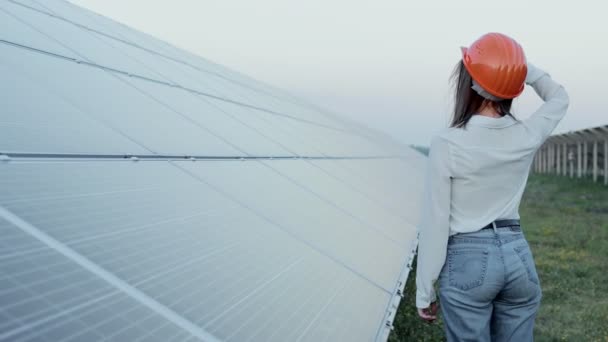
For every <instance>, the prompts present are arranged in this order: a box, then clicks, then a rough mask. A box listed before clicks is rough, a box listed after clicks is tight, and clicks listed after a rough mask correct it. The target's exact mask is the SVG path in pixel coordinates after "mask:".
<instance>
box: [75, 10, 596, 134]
mask: <svg viewBox="0 0 608 342" xmlns="http://www.w3.org/2000/svg"><path fill="white" fill-rule="evenodd" d="M71 2H72V3H75V4H77V5H80V6H83V7H86V8H88V9H91V10H93V11H95V12H97V13H99V14H102V15H105V16H107V17H109V18H112V19H114V20H117V21H119V22H122V23H124V24H126V25H128V26H131V27H133V28H135V29H138V30H140V31H144V32H146V33H148V34H151V35H153V36H155V37H157V38H160V39H162V40H164V41H167V42H169V43H171V44H173V45H175V46H177V47H180V48H183V49H186V50H188V51H191V52H193V53H195V54H197V55H200V56H203V57H205V58H206V59H209V60H212V61H214V62H217V63H219V64H222V65H225V66H227V67H229V68H231V69H234V70H237V71H240V72H242V73H245V74H247V75H249V76H252V77H254V78H256V79H258V80H260V81H263V82H265V83H268V84H271V85H273V86H276V87H279V88H282V89H285V90H287V91H289V92H291V93H293V94H295V95H298V96H300V97H302V98H305V99H307V100H308V101H310V102H313V103H315V104H318V105H320V106H322V107H324V108H327V109H329V110H331V111H333V112H335V113H338V114H340V115H342V116H347V117H349V118H352V119H355V120H357V121H359V122H362V123H364V124H365V125H367V126H370V127H373V128H376V129H379V130H382V131H384V132H386V133H388V134H390V135H391V136H393V137H394V138H396V139H398V140H399V141H401V142H403V143H406V144H417V145H428V143H429V141H430V139H431V137H432V135H433V134H434V133H436V132H437V131H438V130H440V129H442V128H444V127H447V125H448V123H449V119H450V114H451V113H450V110H451V96H452V93H451V92H452V89H451V88H450V85H449V76H450V74H451V72H452V70H453V68H454V66H455V65H456V63H457V62H458V61H459V59H460V48H459V47H460V46H468V45H470V44H471V43H472V42H473V41H475V40H476V39H477V38H479V37H480V36H481V35H483V34H484V33H487V32H502V33H505V34H507V35H509V36H511V37H513V38H515V39H516V40H517V41H518V42H519V43H520V44H521V45H522V46H523V48H524V50H525V53H526V56H527V59H528V61H529V62H531V63H534V64H535V65H536V66H538V67H540V68H542V69H544V70H546V71H547V72H548V73H549V74H550V75H551V76H552V77H553V78H554V79H555V80H556V81H558V82H560V83H562V84H563V85H564V86H565V88H566V90H567V91H568V92H569V95H570V100H571V104H570V109H569V111H568V114H567V115H566V117H565V118H564V119H563V120H562V122H561V123H560V125H559V126H558V127H557V128H556V131H555V132H556V133H557V132H565V131H569V130H575V129H581V128H587V127H593V126H599V125H605V124H608V110H607V107H608V84H607V81H608V43H607V42H608V20H606V18H605V12H604V10H603V8H604V7H603V6H602V2H600V1H599V0H598V1H592V0H578V1H571V0H570V1H561V0H552V1H548V0H540V1H529V0H511V1H490V0H472V1H449V0H445V1H409V0H374V1H371V0H365V1H362V0H306V1H301V0H298V1H296V0H254V1H252V0H172V1H150V0H71ZM540 103H541V102H540V100H539V99H538V98H537V97H536V95H535V93H534V91H533V90H532V89H526V91H525V92H524V94H523V95H522V96H520V98H518V99H517V100H516V101H515V102H514V107H513V112H514V114H515V116H516V117H518V118H522V119H523V118H525V117H527V116H529V115H530V114H531V113H532V112H533V111H534V109H535V108H536V107H537V106H538V105H540Z"/></svg>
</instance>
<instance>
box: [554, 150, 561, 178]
mask: <svg viewBox="0 0 608 342" xmlns="http://www.w3.org/2000/svg"><path fill="white" fill-rule="evenodd" d="M561 146H562V145H561V144H555V152H556V153H555V166H556V168H555V174H556V175H558V176H559V175H561V172H562V163H561V158H560V157H561Z"/></svg>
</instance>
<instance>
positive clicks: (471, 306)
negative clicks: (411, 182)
mask: <svg viewBox="0 0 608 342" xmlns="http://www.w3.org/2000/svg"><path fill="white" fill-rule="evenodd" d="M453 77H454V81H455V87H456V89H455V91H456V92H455V106H454V116H453V120H452V123H451V127H449V128H447V129H445V130H443V131H442V132H440V133H439V134H438V135H437V136H435V137H434V138H433V139H432V141H431V149H430V154H429V160H428V172H427V179H426V185H425V186H426V188H425V193H424V198H423V204H422V206H423V209H422V217H421V222H420V226H419V228H418V238H419V244H418V261H417V275H416V287H417V291H416V306H417V308H418V314H419V315H420V317H421V318H422V319H424V320H426V321H428V322H432V321H434V320H435V319H436V315H437V310H438V307H441V313H442V315H443V320H444V325H445V331H446V335H447V338H448V341H517V342H523V341H532V339H533V335H532V331H533V327H534V319H535V317H536V313H537V310H538V307H539V305H540V300H541V296H542V291H541V287H540V285H541V284H540V281H539V278H538V275H537V273H536V267H535V264H534V259H533V257H532V253H531V251H530V247H529V245H528V243H527V240H526V238H525V236H524V234H523V232H522V231H521V228H520V224H519V212H518V208H519V203H520V200H521V196H522V194H523V192H524V188H525V185H526V181H527V178H528V173H529V170H530V166H531V164H532V161H533V159H534V154H535V153H536V151H537V150H538V148H539V147H540V146H541V145H542V143H543V142H544V141H545V139H546V138H547V137H548V136H549V135H550V134H551V132H552V131H553V129H554V128H555V126H556V125H557V124H558V122H559V121H560V120H561V119H562V117H563V116H564V115H565V113H566V109H567V108H568V101H569V99H568V95H567V93H566V91H565V90H564V88H563V87H562V86H561V85H560V84H558V83H556V82H555V81H553V80H552V79H551V77H550V76H549V75H548V74H547V73H546V72H544V71H543V70H541V69H539V68H537V67H535V66H533V65H531V64H528V63H527V62H526V58H525V55H524V52H523V50H522V48H521V46H520V45H519V44H518V43H517V42H516V41H514V40H513V39H512V38H510V37H508V36H505V35H503V34H499V33H489V34H486V35H484V36H482V37H481V38H479V39H478V40H477V41H475V42H474V43H473V44H472V45H471V47H470V48H468V49H467V48H462V60H461V61H460V63H459V64H458V66H457V68H456V70H455V72H454V75H453ZM525 84H528V85H530V86H532V88H534V90H535V91H536V93H537V94H538V95H539V96H540V97H541V99H542V100H543V101H544V104H543V105H542V106H541V107H540V108H538V109H537V110H536V111H535V112H534V113H533V114H532V116H531V117H530V118H528V119H526V120H518V119H516V118H515V117H513V115H512V114H511V113H510V109H511V103H512V101H513V98H515V97H517V96H519V95H520V94H521V93H522V92H523V90H524V86H525ZM436 280H437V283H438V287H439V301H440V303H441V305H440V306H439V305H438V304H437V296H436V294H435V290H434V283H435V281H436Z"/></svg>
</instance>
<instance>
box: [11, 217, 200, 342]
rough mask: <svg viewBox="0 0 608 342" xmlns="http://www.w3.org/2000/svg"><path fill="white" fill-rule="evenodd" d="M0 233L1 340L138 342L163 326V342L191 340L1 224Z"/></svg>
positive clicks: (16, 230)
mask: <svg viewBox="0 0 608 342" xmlns="http://www.w3.org/2000/svg"><path fill="white" fill-rule="evenodd" d="M0 232H1V234H2V237H3V238H2V240H0V269H1V270H2V272H1V274H2V284H3V286H2V288H1V290H0V304H1V305H0V314H1V315H2V317H4V318H5V319H3V320H2V321H1V322H0V340H2V341H50V340H53V341H85V340H88V341H96V340H102V339H104V340H108V341H126V340H131V341H134V340H136V339H138V338H144V339H145V337H146V336H147V333H148V332H149V331H150V330H151V329H154V328H156V327H157V326H159V325H162V326H163V329H159V330H157V331H155V334H156V335H155V336H156V337H158V338H159V340H161V339H162V338H161V336H163V337H164V338H175V337H181V338H187V337H188V336H190V334H188V333H186V332H185V331H183V330H182V329H180V328H179V327H177V326H175V325H173V324H172V323H171V322H168V321H166V320H165V319H163V318H162V317H160V316H159V315H157V314H156V313H154V312H152V311H151V310H148V309H146V308H145V307H142V306H141V305H140V304H139V303H137V302H136V301H134V300H133V299H131V298H130V297H129V296H127V295H125V294H124V293H121V292H119V291H117V290H116V289H115V288H113V287H112V286H110V285H109V284H107V283H104V282H103V281H102V280H100V279H99V278H97V277H96V276H94V275H93V274H91V273H89V272H88V271H87V270H85V269H83V268H82V267H80V266H79V265H77V264H76V263H74V262H73V261H71V260H70V259H68V258H66V257H65V256H63V255H61V254H59V253H58V252H56V251H55V250H53V249H51V248H49V247H48V246H46V245H44V244H43V243H41V242H40V241H37V240H35V239H34V238H33V237H31V236H29V235H28V234H26V233H24V232H23V231H22V230H20V229H19V228H18V227H16V226H14V225H12V224H11V223H9V222H7V221H5V220H3V219H0ZM133 318H136V319H133ZM148 337H149V335H148Z"/></svg>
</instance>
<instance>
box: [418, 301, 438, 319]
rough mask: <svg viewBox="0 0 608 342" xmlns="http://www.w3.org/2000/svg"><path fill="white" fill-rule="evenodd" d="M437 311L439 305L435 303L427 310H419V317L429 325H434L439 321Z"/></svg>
mask: <svg viewBox="0 0 608 342" xmlns="http://www.w3.org/2000/svg"><path fill="white" fill-rule="evenodd" d="M437 309H439V304H438V303H437V302H436V301H435V302H432V303H431V305H430V306H428V307H426V308H418V316H420V318H422V319H423V320H424V321H426V322H428V323H433V322H435V320H436V319H437Z"/></svg>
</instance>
